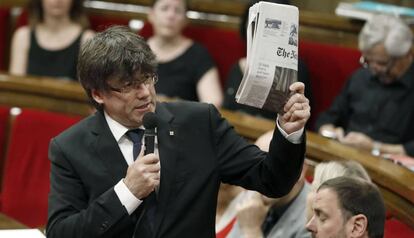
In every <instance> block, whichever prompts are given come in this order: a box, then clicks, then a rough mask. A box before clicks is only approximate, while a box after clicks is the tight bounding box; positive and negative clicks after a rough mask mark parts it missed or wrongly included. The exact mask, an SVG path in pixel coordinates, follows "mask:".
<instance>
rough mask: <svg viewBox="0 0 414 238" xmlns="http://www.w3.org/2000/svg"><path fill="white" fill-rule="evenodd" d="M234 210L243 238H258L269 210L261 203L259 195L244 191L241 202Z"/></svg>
mask: <svg viewBox="0 0 414 238" xmlns="http://www.w3.org/2000/svg"><path fill="white" fill-rule="evenodd" d="M236 210H237V222H238V223H239V225H240V229H241V231H242V233H243V234H244V236H243V237H260V236H261V233H262V231H261V225H262V223H263V221H264V219H265V217H266V214H267V211H268V210H269V207H268V206H266V205H265V204H264V203H263V200H262V196H261V194H260V193H258V192H254V191H245V192H244V197H243V200H242V201H241V202H240V203H239V204H238V205H237V207H236ZM259 235H260V236H259Z"/></svg>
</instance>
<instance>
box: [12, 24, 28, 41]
mask: <svg viewBox="0 0 414 238" xmlns="http://www.w3.org/2000/svg"><path fill="white" fill-rule="evenodd" d="M30 32H31V28H30V27H29V26H22V27H19V28H17V30H16V31H15V32H14V38H15V39H20V40H25V39H27V40H28V39H30Z"/></svg>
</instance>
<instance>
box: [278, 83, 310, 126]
mask: <svg viewBox="0 0 414 238" xmlns="http://www.w3.org/2000/svg"><path fill="white" fill-rule="evenodd" d="M289 90H290V91H291V92H292V93H293V94H292V96H291V97H290V98H289V100H288V101H287V102H286V104H285V106H284V108H283V110H284V113H283V115H282V116H281V117H279V125H280V126H281V127H282V129H283V130H284V131H285V132H286V133H287V134H290V133H292V132H295V131H298V130H300V129H302V128H304V127H305V124H306V122H307V121H308V119H309V117H310V106H309V100H308V99H307V98H306V97H305V95H304V93H305V85H304V84H303V83H301V82H296V83H293V84H292V85H290V87H289Z"/></svg>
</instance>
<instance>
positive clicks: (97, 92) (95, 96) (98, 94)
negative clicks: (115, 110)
mask: <svg viewBox="0 0 414 238" xmlns="http://www.w3.org/2000/svg"><path fill="white" fill-rule="evenodd" d="M91 95H92V98H93V100H95V101H96V102H97V103H99V104H103V97H102V92H101V91H100V90H96V89H92V90H91Z"/></svg>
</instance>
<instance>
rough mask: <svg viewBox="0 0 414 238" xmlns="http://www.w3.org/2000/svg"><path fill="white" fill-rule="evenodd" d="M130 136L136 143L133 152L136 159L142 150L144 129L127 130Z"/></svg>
mask: <svg viewBox="0 0 414 238" xmlns="http://www.w3.org/2000/svg"><path fill="white" fill-rule="evenodd" d="M126 135H127V136H128V138H129V139H130V140H131V141H132V143H134V146H133V150H132V154H133V156H134V161H135V160H136V159H137V158H138V155H139V152H141V146H142V143H141V142H142V136H144V130H142V129H133V130H129V131H127V132H126Z"/></svg>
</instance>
